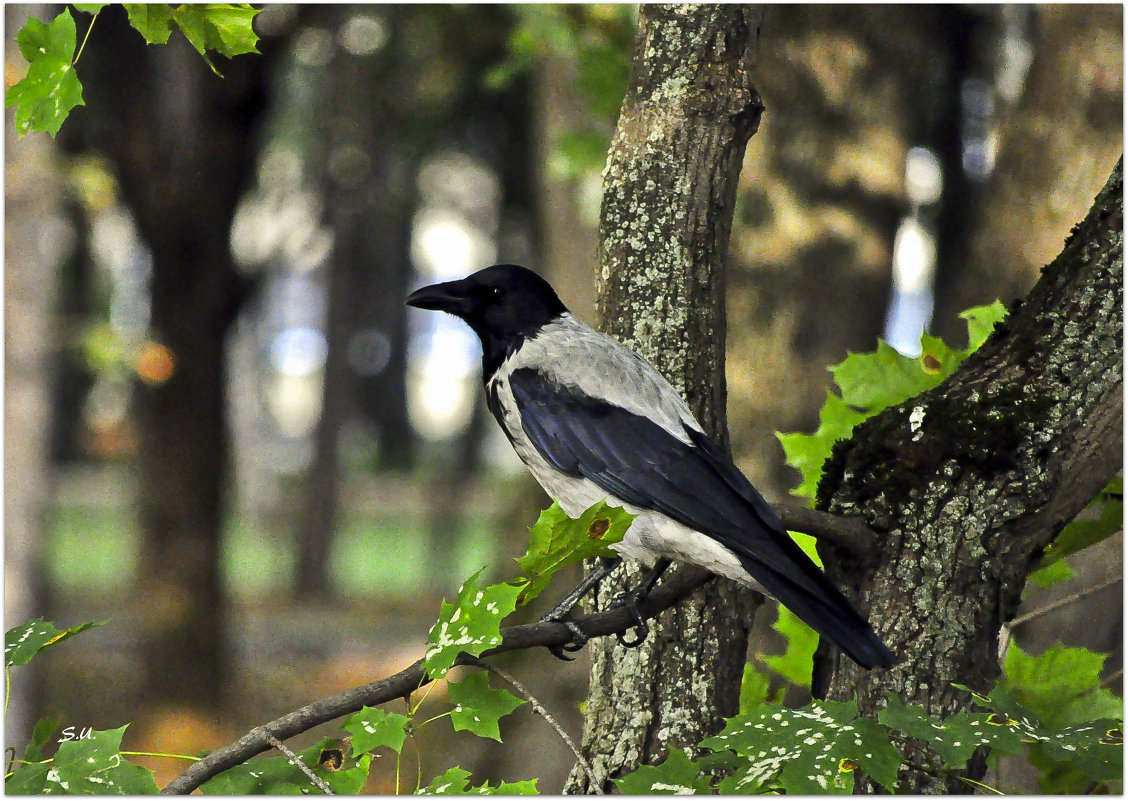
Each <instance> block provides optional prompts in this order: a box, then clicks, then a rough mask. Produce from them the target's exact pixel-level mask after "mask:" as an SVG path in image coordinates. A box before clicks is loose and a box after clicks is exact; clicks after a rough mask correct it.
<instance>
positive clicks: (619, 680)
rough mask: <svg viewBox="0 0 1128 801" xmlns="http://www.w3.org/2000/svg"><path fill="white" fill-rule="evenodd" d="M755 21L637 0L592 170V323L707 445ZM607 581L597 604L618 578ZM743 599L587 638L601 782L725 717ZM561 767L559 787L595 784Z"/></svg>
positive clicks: (591, 718)
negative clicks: (625, 59) (631, 639)
mask: <svg viewBox="0 0 1128 801" xmlns="http://www.w3.org/2000/svg"><path fill="white" fill-rule="evenodd" d="M755 36H756V19H755V18H754V15H752V14H751V13H750V12H749V10H748V8H747V7H745V6H736V5H725V6H722V5H644V6H642V8H641V11H640V19H639V30H638V37H637V40H636V47H635V53H634V64H633V68H632V74H631V80H630V86H629V88H628V91H627V95H626V98H625V100H624V102H623V106H622V109H621V112H620V117H619V123H618V127H617V130H616V134H615V138H614V141H613V142H612V145H611V150H610V153H609V156H608V162H607V167H606V170H605V172H604V195H603V205H602V209H601V214H600V266H599V272H598V275H597V278H596V286H597V316H598V319H599V325H600V327H601V329H602V330H603V331H606V332H608V333H610V334H612V335H613V336H615V337H617V338H619V339H621V340H623V341H624V342H626V343H627V344H629V345H630V346H631V347H632V348H634V349H635V350H637V351H638V352H639V353H641V354H642V355H643V356H644V357H646V358H647V359H648V360H650V361H651V362H652V363H653V364H654V365H655V366H657V367H658V369H659V370H661V371H662V373H663V374H664V375H665V376H666V377H667V378H668V379H669V380H670V381H671V382H672V383H673V385H674V386H675V387H676V388H677V389H678V390H679V391H680V392H682V394H683V395H684V396H685V397H686V399H687V401H688V402H689V404H690V407H691V408H692V409H693V410H694V413H695V414H696V415H697V416H698V418H699V419H700V420H701V423H702V425H704V426H705V428H706V429H707V430H709V431H710V432H711V433H712V434H713V435H714V436H715V437H716V438H717V439H719V440H720V441H721V442H724V443H727V433H726V430H725V422H724V420H725V391H726V390H725V379H724V375H725V371H724V348H725V307H724V272H723V266H724V260H725V256H726V253H727V250H728V239H729V230H730V225H731V221H732V213H733V206H734V199H735V193H736V187H737V178H738V176H739V173H740V167H741V162H742V160H743V155H744V148H745V145H746V143H747V141H748V139H749V138H750V137H751V135H752V134H753V133H754V132H755V130H756V127H757V125H758V122H759V117H760V112H761V110H762V106H761V104H760V99H759V96H758V94H757V93H756V90H755V89H754V88H753V87H752V85H751V80H750V76H749V66H750V58H751V48H752V45H753V44H754V41H755ZM630 576H631V577H630V578H629V579H627V581H626V582H623V581H618V582H610V581H609V582H605V585H604V587H603V588H602V589H601V592H600V595H599V599H598V603H599V605H600V607H602V606H604V605H605V604H607V603H608V602H609V600H610V599H611V598H612V597H613V596H614V595H615V594H617V593H619V592H621V591H622V589H624V587H625V586H627V584H628V583H630V584H633V583H634V582H635V581H637V571H631V573H630ZM756 598H758V596H753V594H752V593H750V592H748V591H745V590H739V589H738V588H737V587H736V586H735V585H733V584H731V583H730V582H722V581H714V582H711V583H710V584H709V585H708V586H707V587H706V588H704V589H703V590H701V591H699V592H697V593H696V594H694V595H693V596H692V597H691V598H690V599H689V600H687V601H686V602H684V603H682V604H680V605H679V606H678V607H677V608H676V609H673V610H670V611H669V612H667V613H665V614H664V615H662V616H661V617H660V618H659V619H658V620H657V621H653V622H652V632H651V634H650V637H649V639H648V640H647V641H646V643H645V644H644V645H643V646H642V647H640V648H637V649H634V650H628V649H625V648H623V647H621V646H620V645H618V643H616V642H615V641H614V640H613V639H611V638H607V639H604V640H599V641H596V642H593V643H592V646H591V647H592V678H591V688H590V692H589V697H588V702H587V714H586V717H585V725H584V737H583V752H584V755H585V758H586V759H587V760H588V761H589V763H590V764H591V766H592V767H593V769H594V771H595V773H596V775H597V777H598V778H599V779H600V781H601V784H602V788H603V789H604V790H609V789H611V784H610V781H609V780H610V779H611V778H613V777H617V776H620V775H623V774H624V773H627V772H630V771H631V770H633V769H634V768H635V767H637V766H638V765H640V764H643V763H654V762H659V761H661V759H662V758H663V757H664V755H665V753H666V751H667V749H668V748H669V747H672V746H691V745H693V744H694V743H696V742H698V741H699V740H700V739H702V738H703V737H705V736H707V735H709V734H712V733H715V732H716V731H718V730H719V729H720V727H721V719H722V717H724V716H725V715H732V714H734V713H735V712H736V711H737V702H738V697H739V688H740V679H741V675H742V669H743V664H744V657H745V649H746V640H747V633H748V628H749V626H750V623H751V616H752V612H753V610H754V605H755V603H756V602H757V601H756V600H755V599H756ZM593 789H594V788H592V787H591V786H590V780H589V779H588V777H587V775H586V773H585V772H584V771H582V770H579V769H573V771H572V775H571V777H570V778H569V781H568V784H567V785H566V787H565V792H569V793H583V792H591V791H592V790H593Z"/></svg>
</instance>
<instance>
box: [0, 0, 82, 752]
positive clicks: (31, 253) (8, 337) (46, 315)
mask: <svg viewBox="0 0 1128 801" xmlns="http://www.w3.org/2000/svg"><path fill="white" fill-rule="evenodd" d="M32 14H35V15H37V16H38V17H39V18H40V19H50V13H49V11H48V10H47V9H46V7H42V6H41V7H36V6H26V5H25V6H15V5H10V6H5V8H4V20H5V26H6V28H7V30H8V31H9V32H13V31H18V30H19V29H20V28H22V27H23V25H24V23H25V22H26V21H27V18H28V17H29V16H31V15H32ZM5 51H6V52H8V51H12V52H14V51H15V37H14V35H9V36H7V37H6V38H5ZM16 58H18V57H17V56H13V55H11V53H9V59H10V60H12V61H14V60H15V59H16ZM13 113H14V112H13V111H11V110H9V111H8V112H7V114H6V115H5V117H4V121H5V122H4V125H5V129H4V142H5V154H4V155H5V163H4V204H5V207H4V222H5V228H4V245H5V247H4V629H5V631H6V630H7V629H9V628H12V627H13V626H16V625H19V624H21V623H26V622H27V621H29V620H32V619H34V618H36V617H42V616H44V615H46V614H47V602H48V597H47V595H48V586H47V585H48V578H47V575H46V564H45V553H46V545H47V543H48V537H49V536H50V534H49V531H48V528H47V526H45V525H44V521H45V520H46V519H47V517H46V513H47V509H48V504H49V503H50V500H51V497H52V489H53V485H54V475H53V473H52V471H51V465H50V460H49V457H50V454H51V448H50V442H51V439H50V436H51V428H50V415H51V411H52V409H53V404H52V402H51V386H50V383H51V375H50V372H49V363H50V358H51V355H52V351H53V350H54V349H55V348H56V346H57V345H58V344H59V343H58V342H57V341H56V339H57V336H58V328H57V317H56V311H57V310H56V297H55V294H56V285H57V275H56V274H55V269H56V266H57V264H58V262H59V259H60V258H61V257H62V256H63V255H64V254H63V253H61V252H60V250H61V248H62V246H64V243H65V242H66V236H65V233H66V230H65V222H64V220H63V219H62V216H61V214H62V207H63V203H64V195H65V189H64V187H63V186H62V182H61V180H60V176H59V169H58V166H57V164H56V158H57V149H56V147H55V145H54V143H53V142H52V140H51V139H50V138H48V137H47V136H46V135H45V134H31V135H29V136H26V137H24V138H23V140H21V141H19V142H17V141H16V135H15V124H14V123H13V121H12V120H13ZM74 622H77V621H58V623H59V624H60V625H72V624H73V623H74ZM41 667H42V664H41V663H40V662H38V661H37V662H32V663H31V664H30V665H27V666H25V667H22V668H20V669H19V670H17V671H15V672H14V673H13V674H12V675H11V681H12V686H11V687H10V690H9V694H10V698H11V703H10V705H9V706H8V707H7V709H6V714H5V716H4V733H5V741H6V742H7V743H8V744H10V745H15V746H16V747H17V748H22V743H25V742H26V741H27V739H28V737H29V736H30V734H31V728H32V726H33V725H34V722H35V719H36V717H37V716H38V715H41V714H42V713H43V710H42V708H41V704H42V700H43V699H42V686H43V682H42V675H41V672H40V668H41Z"/></svg>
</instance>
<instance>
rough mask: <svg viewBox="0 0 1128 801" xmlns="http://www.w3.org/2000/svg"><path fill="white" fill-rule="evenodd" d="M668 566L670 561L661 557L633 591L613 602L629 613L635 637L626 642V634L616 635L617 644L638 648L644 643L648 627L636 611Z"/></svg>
mask: <svg viewBox="0 0 1128 801" xmlns="http://www.w3.org/2000/svg"><path fill="white" fill-rule="evenodd" d="M669 566H670V560H669V559H666V558H665V557H662V558H660V559H658V561H656V562H655V563H654V566H653V567H652V568H650V571H649V572H648V573H647V574H646V575H645V576H644V577H643V579H642V582H641V583H640V584H639V585H638V587H636V588H635V589H633V590H627V591H626V592H624V593H623V594H622V595H620V596H619V597H618V598H616V599H615V600H614V602H613V603H614V604H615V605H616V606H625V607H626V608H627V611H628V612H630V613H631V619H632V620H633V621H634V624H635V634H636V637H635V639H633V640H628V639H627V637H626V632H622V633H619V634H616V635H615V636H616V637H617V638H618V640H619V644H620V645H622V646H623V647H624V648H638V647H639V646H640V645H642V644H643V642H645V641H646V638H647V636H648V635H649V634H650V626H649V625H648V624H647V622H646V621H645V620H644V619H643V617H642V613H641V612H639V611H638V605H639V602H641V601H644V600H646V597H647V596H648V595H650V591H651V590H653V589H654V585H655V584H657V583H658V579H659V578H661V576H662V574H663V573H665V572H666V568H668V567H669Z"/></svg>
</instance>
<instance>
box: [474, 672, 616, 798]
mask: <svg viewBox="0 0 1128 801" xmlns="http://www.w3.org/2000/svg"><path fill="white" fill-rule="evenodd" d="M470 664H471V665H475V666H477V667H480V668H484V669H486V670H488V671H490V672H491V673H494V674H496V675H497V676H499V677H500V678H501V679H503V680H504V681H507V682H509V684H511V685H512V686H513V689H515V690H517V692H519V693H520V694H521V695H523V696H525V698H526V700H528V702H529V703H530V704H532V705H533V711H534V712H536V713H537V714H538V715H540V716H541V717H542V718H544V719H545V720H546V721H548V725H550V726H552V728H553V729H555V730H556V733H557V734H559V735H560V739H561V740H563V741H564V744H565V745H566V746H568V747H569V748H570V749H572V753H573V754H575V755H576V763H577V764H578V765H579V766H580V767H581V768H583V769H584V773H586V774H587V776H588V780H589V781H590V782H591V787H592V789H593V791H594V794H595V795H604V792H603V788H602V787H601V786H600V781H599V779H597V778H596V776H595V771H594V770H592V767H591V764H590V763H589V762H588V761H587V760H586V759H585V758H584V755H583V754H582V753H580V749H579V748H577V747H576V743H575V741H573V740H572V738H571V737H569V736H568V732H566V731H564V729H563V728H561V726H560V724H559V723H557V722H556V719H555V718H553V717H552V715H550V714H549V713H548V710H547V709H545V708H544V705H543V704H542V703H541V702H540V701H538V700H537V697H536V696H535V695H533V694H532V693H531V692H529V691H528V690H527V689H525V687H524V685H522V684H521V682H519V681H517V679H515V678H514V677H513V676H511V675H510V674H509V673H508V672H506V671H504V670H502V669H501V668H499V667H497V666H496V665H491V664H490V663H489V662H483V661H482V660H481V659H472V660H471V661H470Z"/></svg>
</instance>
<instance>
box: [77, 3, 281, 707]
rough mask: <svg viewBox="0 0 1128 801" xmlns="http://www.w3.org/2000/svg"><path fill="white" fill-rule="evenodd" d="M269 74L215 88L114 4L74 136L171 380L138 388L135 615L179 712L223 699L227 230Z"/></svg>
mask: <svg viewBox="0 0 1128 801" xmlns="http://www.w3.org/2000/svg"><path fill="white" fill-rule="evenodd" d="M264 52H266V53H269V52H270V48H264ZM270 62H271V57H270V56H269V55H264V56H244V57H241V58H239V59H237V60H234V61H231V62H228V63H224V64H223V65H222V68H223V71H224V77H223V78H219V77H218V76H216V75H214V74H212V72H211V71H210V70H209V69H208V68H207V66H206V65H205V64H203V63H202V62H201V59H200V57H199V55H198V54H197V53H196V52H195V51H194V50H193V49H192V48H191V46H190V45H188V43H187V42H186V41H184V40H183V38H177V37H173V38H172V39H170V40H169V43H168V44H167V45H165V46H162V47H149V46H147V45H145V44H144V42H143V40H141V38H140V37H139V36H138V35H137V33H136V32H135V31H133V30H131V29H130V28H129V26H128V25H127V23H126V19H125V14H124V12H122V11H121V10H120V9H118V8H114V7H108V8H106V9H105V10H104V11H103V12H102V13H101V15H100V16H99V21H98V30H97V31H96V32H95V35H94V36H92V37H91V39H90V41H89V43H88V47H87V49H86V53H85V55H84V56H83V62H82V66H83V69H84V71H85V72H84V77H83V81H84V85H85V92H86V96H87V103H88V105H87V106H86V107H84V108H83V109H81V110H80V112H79V113H76V115H75V118H74V119H73V120H72V121H71V122H72V123H74V130H73V131H71V132H70V134H69V135H68V136H69V137H70V136H73V137H77V138H78V139H79V140H80V141H79V142H76V143H74V144H75V145H85V146H86V147H88V148H93V149H98V150H101V151H103V152H105V153H106V154H107V155H108V156H109V158H110V159H111V160H112V161H113V163H114V166H115V171H116V174H117V177H118V180H119V181H120V184H121V191H122V195H123V197H124V198H125V201H126V203H127V204H128V205H129V207H130V210H131V211H132V212H133V214H134V217H135V219H136V221H137V226H138V229H139V230H140V233H141V236H142V238H143V239H144V241H145V243H146V244H147V245H148V246H149V248H150V250H151V252H152V274H151V279H150V293H151V295H150V297H151V334H150V336H151V338H152V339H153V340H154V343H158V344H159V345H160V346H161V347H162V348H163V349H164V350H163V353H164V354H166V355H167V357H168V361H167V365H168V367H169V372H168V375H167V376H160V377H155V376H154V380H152V381H150V382H149V383H146V384H143V385H141V386H140V387H139V391H138V421H139V426H140V431H141V442H140V448H139V452H138V458H137V467H138V474H137V475H138V482H139V504H140V528H141V532H142V540H143V546H142V552H141V565H140V569H139V570H138V574H137V576H138V578H137V587H136V599H137V605H136V611H137V616H138V622H137V628H138V630H139V631H140V632H141V634H142V635H143V646H142V647H143V653H144V657H143V662H144V665H145V682H146V688H147V689H146V697H149V698H152V699H154V700H155V701H161V700H163V701H166V702H170V703H173V704H176V705H178V706H184V705H191V706H203V707H208V708H211V709H216V708H218V706H219V702H220V699H221V696H222V692H223V689H224V687H225V686H226V681H225V676H224V660H223V632H224V604H223V600H222V586H221V581H220V572H219V559H218V557H219V545H220V535H221V531H222V524H223V514H224V510H225V502H224V501H225V499H224V493H225V484H226V477H227V471H228V467H229V465H228V461H229V452H228V447H229V439H228V432H227V403H226V384H227V370H226V348H225V345H226V341H227V332H228V330H229V328H230V325H231V323H232V322H233V321H234V319H235V316H236V314H237V311H238V308H239V305H240V301H241V299H242V297H243V294H244V286H243V281H242V279H241V277H240V276H239V274H238V272H237V271H236V268H235V265H234V263H233V261H232V257H231V254H230V251H229V247H228V231H230V228H231V219H232V216H233V214H234V211H235V206H236V203H237V202H238V200H239V198H240V196H241V195H242V193H243V190H244V188H245V187H246V185H247V182H248V179H249V178H250V176H251V175H253V171H254V164H255V159H254V149H255V142H254V139H253V136H252V134H253V133H254V130H255V125H256V122H257V121H258V120H259V119H260V112H261V110H262V108H263V106H264V99H265V88H264V87H265V74H266V70H267V69H268V65H269V63H270ZM123 98H127V99H128V102H125V101H123Z"/></svg>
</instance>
